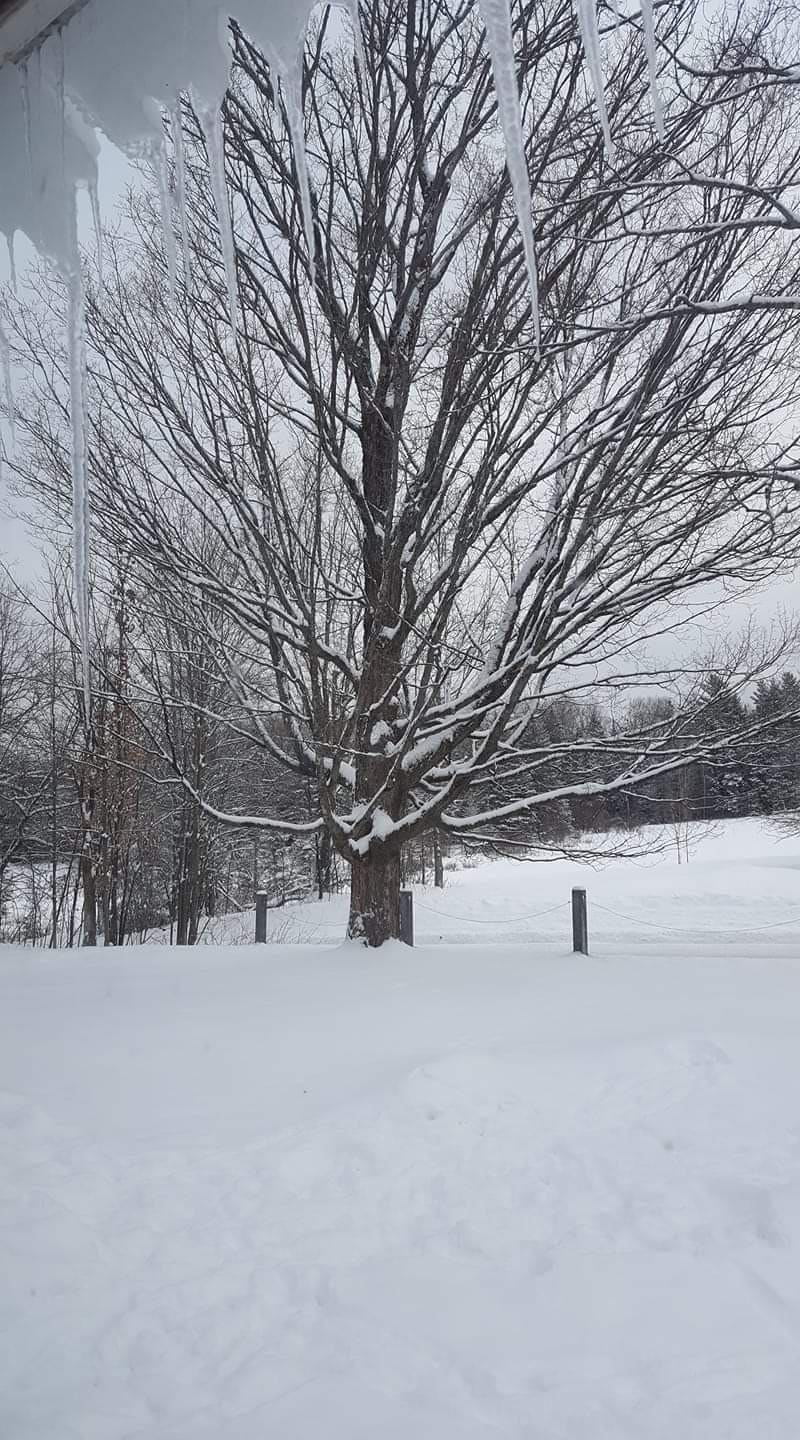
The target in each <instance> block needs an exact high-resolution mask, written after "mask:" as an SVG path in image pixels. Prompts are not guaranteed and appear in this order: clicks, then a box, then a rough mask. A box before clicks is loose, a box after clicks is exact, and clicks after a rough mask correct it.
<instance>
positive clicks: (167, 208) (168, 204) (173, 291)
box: [152, 139, 178, 310]
mask: <svg viewBox="0 0 800 1440" xmlns="http://www.w3.org/2000/svg"><path fill="white" fill-rule="evenodd" d="M152 164H153V172H154V174H155V177H156V182H157V184H158V200H159V205H160V207H161V232H162V235H163V239H164V258H165V259H166V262H167V287H168V289H169V299H170V304H171V306H172V308H173V310H174V309H175V306H176V304H177V291H178V253H177V249H176V246H175V231H174V229H173V226H172V196H171V194H170V188H169V171H168V169H167V147H166V144H165V143H164V140H163V139H162V140H161V141H160V142H159V144H157V145H156V146H155V148H154V152H153V156H152Z"/></svg>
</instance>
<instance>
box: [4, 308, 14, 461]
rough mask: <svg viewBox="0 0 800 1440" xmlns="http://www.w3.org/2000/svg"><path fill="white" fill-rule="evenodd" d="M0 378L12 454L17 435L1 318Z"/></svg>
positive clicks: (7, 346)
mask: <svg viewBox="0 0 800 1440" xmlns="http://www.w3.org/2000/svg"><path fill="white" fill-rule="evenodd" d="M0 378H1V379H2V381H3V409H4V410H5V415H6V419H7V421H8V429H9V434H10V436H11V453H12V455H13V453H14V451H15V449H16V444H17V435H16V419H15V415H14V391H13V388H12V384H11V346H10V345H9V343H8V336H7V335H6V332H5V330H4V328H3V322H2V320H0ZM1 459H2V449H0V460H1ZM1 473H2V464H0V474H1Z"/></svg>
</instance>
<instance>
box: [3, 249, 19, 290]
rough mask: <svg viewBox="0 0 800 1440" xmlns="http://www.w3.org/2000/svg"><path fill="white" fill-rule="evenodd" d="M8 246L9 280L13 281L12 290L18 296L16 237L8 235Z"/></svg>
mask: <svg viewBox="0 0 800 1440" xmlns="http://www.w3.org/2000/svg"><path fill="white" fill-rule="evenodd" d="M6 245H7V247H8V278H9V280H10V281H11V289H12V290H13V291H14V294H15V295H16V293H17V260H16V255H15V253H14V236H13V235H6Z"/></svg>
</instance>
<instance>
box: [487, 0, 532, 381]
mask: <svg viewBox="0 0 800 1440" xmlns="http://www.w3.org/2000/svg"><path fill="white" fill-rule="evenodd" d="M478 8H479V10H480V14H481V18H482V20H483V23H484V25H485V27H486V40H487V43H488V46H489V53H490V55H491V58H492V74H493V76H494V88H495V94H496V96H497V110H498V114H499V116H500V123H501V125H502V127H503V136H504V138H505V143H506V166H507V168H508V174H509V178H510V180H511V189H512V191H513V194H514V204H515V205H516V210H517V220H518V222H519V228H520V233H521V235H522V248H523V250H524V252H525V264H526V266H527V270H528V283H529V285H530V291H531V308H532V311H533V330H534V336H535V340H536V353H537V355H538V353H539V350H540V347H541V325H540V318H539V281H538V275H537V271H536V244H535V240H534V234H533V214H532V201H531V185H530V177H529V175H528V163H527V160H526V159H525V142H524V140H523V136H522V116H521V113H520V105H519V90H518V87H517V71H516V65H515V63H514V42H513V37H512V33H511V9H510V3H509V0H478Z"/></svg>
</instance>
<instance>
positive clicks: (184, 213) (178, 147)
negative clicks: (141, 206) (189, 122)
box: [170, 95, 192, 290]
mask: <svg viewBox="0 0 800 1440" xmlns="http://www.w3.org/2000/svg"><path fill="white" fill-rule="evenodd" d="M170 124H171V128H172V149H173V153H174V158H175V198H176V200H177V202H178V219H179V222H180V231H181V252H182V258H183V283H184V286H185V287H186V289H187V290H188V289H189V288H190V286H191V283H192V257H191V251H190V246H189V212H188V209H187V205H186V157H185V155H184V150H183V122H182V120H181V97H180V95H179V96H178V97H177V99H176V100H175V103H174V105H173V107H172V113H171V116H170Z"/></svg>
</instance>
